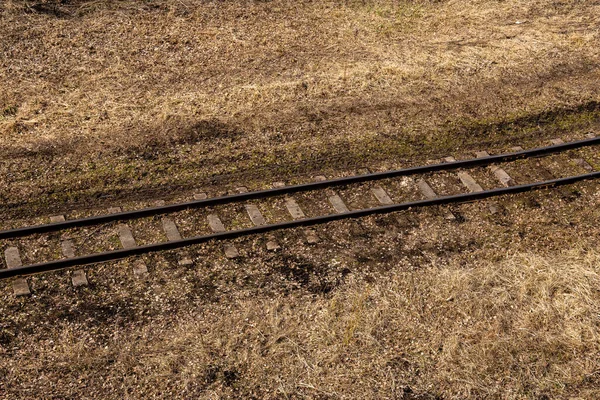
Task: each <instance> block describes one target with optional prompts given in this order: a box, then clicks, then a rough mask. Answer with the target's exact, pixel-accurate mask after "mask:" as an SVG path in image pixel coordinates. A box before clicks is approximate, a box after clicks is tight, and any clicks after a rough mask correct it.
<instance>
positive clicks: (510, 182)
mask: <svg viewBox="0 0 600 400" xmlns="http://www.w3.org/2000/svg"><path fill="white" fill-rule="evenodd" d="M475 155H476V156H477V158H482V157H489V156H490V154H489V153H488V152H487V151H478V152H476V153H475ZM488 168H489V169H490V171H492V173H493V174H494V176H495V177H496V179H498V180H499V181H500V183H501V184H502V185H504V186H506V187H509V186H514V185H516V184H517V183H516V182H515V180H514V179H513V178H512V177H511V176H510V175H508V173H507V172H506V171H505V170H504V169H503V168H500V167H498V166H497V165H490V166H489V167H488Z"/></svg>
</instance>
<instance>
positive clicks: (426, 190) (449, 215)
mask: <svg viewBox="0 0 600 400" xmlns="http://www.w3.org/2000/svg"><path fill="white" fill-rule="evenodd" d="M417 188H418V189H419V191H420V192H421V193H422V194H423V196H425V198H427V199H429V200H432V199H435V198H436V197H438V195H437V193H436V192H435V191H434V190H433V188H432V187H431V186H429V184H428V183H427V181H425V179H419V180H418V181H417ZM444 218H445V219H447V220H448V221H454V220H456V215H454V213H453V212H452V211H450V210H445V212H444Z"/></svg>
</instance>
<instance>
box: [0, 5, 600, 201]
mask: <svg viewBox="0 0 600 400" xmlns="http://www.w3.org/2000/svg"><path fill="white" fill-rule="evenodd" d="M32 4H34V5H35V4H38V5H39V6H36V7H33V8H32V7H31V5H32ZM26 5H29V6H30V7H27V6H26ZM0 10H1V11H0V12H1V13H0V25H1V26H2V28H1V29H2V40H0V54H2V57H0V80H2V82H4V84H3V85H2V87H0V152H1V154H2V156H3V160H4V162H5V163H6V165H4V166H3V169H2V172H3V173H5V174H6V175H8V176H9V177H10V185H11V193H12V194H11V195H10V196H7V197H8V198H6V199H5V202H8V203H13V202H19V201H23V200H27V199H31V198H34V197H35V196H41V197H42V198H47V199H48V200H50V201H65V199H64V198H62V199H60V200H59V199H56V196H55V195H53V193H52V192H53V190H54V189H57V188H58V189H59V190H58V191H60V192H64V191H68V190H71V191H73V192H76V191H78V190H79V191H84V190H89V187H88V188H87V189H86V185H85V184H82V182H84V183H85V182H92V185H93V186H94V190H96V191H99V190H101V183H104V185H105V186H108V187H118V188H123V187H131V186H132V184H134V183H139V184H141V185H145V186H148V185H150V184H153V183H160V184H163V185H164V184H165V181H169V182H172V183H173V182H176V183H185V182H190V181H199V180H200V179H203V178H206V177H207V176H210V174H211V172H214V171H217V173H222V172H231V171H235V170H238V171H239V170H252V169H254V168H256V167H257V166H265V165H267V166H268V165H282V164H286V163H287V164H289V163H292V162H299V161H306V160H309V159H311V157H313V156H314V155H315V154H317V155H320V156H324V155H323V154H321V153H320V151H321V150H322V149H327V152H328V153H329V154H330V155H331V154H337V155H338V156H339V157H340V158H341V159H343V158H344V157H346V158H349V157H350V156H351V155H352V156H353V157H354V159H353V160H352V161H353V162H356V159H357V158H362V159H364V160H366V161H367V162H368V161H370V162H376V161H380V160H382V159H391V158H393V157H399V156H400V157H402V156H404V157H406V156H407V155H409V154H408V153H407V151H406V149H403V148H401V147H399V146H398V143H403V142H411V143H413V144H415V146H414V148H413V149H412V152H413V153H414V151H415V149H418V150H419V151H422V152H423V153H427V154H432V153H436V152H448V151H450V150H451V149H452V148H456V146H457V145H458V144H459V143H456V142H455V141H452V143H447V140H446V139H444V138H446V137H447V134H448V131H453V130H455V129H458V130H457V131H459V132H461V139H460V141H462V142H463V143H481V142H482V141H483V140H486V138H482V137H479V136H478V135H477V133H476V132H471V131H470V130H469V129H468V127H470V126H472V125H473V124H482V123H483V124H487V123H490V122H500V123H502V122H503V121H512V120H514V118H517V117H527V116H534V115H539V113H541V112H544V111H548V110H561V109H565V108H566V109H571V108H576V107H577V106H581V105H585V104H589V103H590V102H594V101H595V102H598V101H599V100H600V95H599V92H598V85H597V81H598V79H599V70H598V65H600V63H599V61H600V57H599V55H600V51H599V50H598V49H600V43H599V39H600V34H599V31H598V26H600V17H599V16H600V5H598V3H597V2H595V1H579V2H576V3H575V2H570V1H547V0H537V1H518V0H509V1H504V2H496V1H487V0H479V1H475V2H473V1H448V2H428V1H400V2H396V1H385V0H381V1H374V0H373V1H344V2H333V1H317V2H313V1H294V2H290V1H287V0H277V1H271V2H260V1H231V2H212V1H208V2H207V1H195V0H180V1H167V0H159V1H152V2H150V1H140V2H133V1H119V2H112V1H94V2H91V1H76V2H75V1H67V2H57V1H46V2H30V1H17V0H10V1H5V2H3V6H2V7H1V8H0ZM52 10H54V11H56V12H54V11H52ZM57 13H58V15H57ZM596 119H597V118H596ZM198 127H200V128H198ZM517 127H518V126H517ZM513 128H514V127H513ZM548 128H551V127H548ZM565 128H567V129H566V130H567V131H568V130H569V129H568V127H565ZM513 134H514V131H511V132H500V133H499V134H498V136H497V138H499V139H501V140H505V141H506V140H509V139H510V136H511V135H513ZM536 134H538V135H544V134H543V133H536ZM436 139H443V140H437V141H436ZM460 141H459V142H460ZM374 143H380V144H381V143H385V145H381V146H379V147H378V146H375V145H374ZM394 143H395V144H396V146H395V147H393V148H390V146H389V145H388V144H390V145H391V144H394ZM519 144H521V143H519ZM513 145H514V143H513ZM386 147H387V148H388V149H389V151H388V152H386ZM410 155H412V154H410ZM342 162H343V160H342V161H340V162H338V164H341V163H342ZM90 165H92V166H91V167H90ZM173 170H177V172H178V173H177V174H174V173H173ZM132 171H139V173H138V174H135V173H133V172H132ZM47 182H51V184H49V183H47ZM88 186H89V185H88ZM53 196H55V197H53ZM53 199H54V200H53Z"/></svg>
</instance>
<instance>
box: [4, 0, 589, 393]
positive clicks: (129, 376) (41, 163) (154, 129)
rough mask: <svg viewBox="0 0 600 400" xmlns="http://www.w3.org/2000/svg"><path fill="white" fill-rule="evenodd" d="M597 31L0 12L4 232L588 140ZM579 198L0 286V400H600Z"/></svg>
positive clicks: (309, 13)
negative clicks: (202, 191) (484, 152)
mask: <svg viewBox="0 0 600 400" xmlns="http://www.w3.org/2000/svg"><path fill="white" fill-rule="evenodd" d="M599 26H600V4H599V3H598V2H597V1H592V0H589V1H567V0H556V1H550V0H533V1H518V0H506V1H492V0H476V1H466V0H452V1H425V0H422V1H391V0H390V1H387V0H363V1H360V0H346V1H308V0H307V1H289V0H273V1H204V0H177V1H175V0H154V1H151V0H145V1H133V0H122V1H107V0H97V1H86V0H78V1H75V0H45V1H43V0H40V1H33V0H32V1H28V0H4V1H2V2H0V81H1V82H2V85H1V86H0V178H1V179H0V203H1V204H0V222H1V221H3V220H6V219H10V218H13V217H15V216H18V214H19V213H26V214H27V213H30V214H31V213H33V214H35V213H38V214H39V213H40V210H41V211H42V214H44V213H49V212H50V211H49V210H56V209H59V208H61V207H74V204H76V202H84V203H86V204H92V205H100V204H101V203H102V201H103V200H101V199H98V197H101V196H105V195H115V193H119V192H122V191H126V192H127V193H126V194H125V195H124V197H129V198H134V197H136V196H137V197H139V193H140V192H141V190H140V188H152V189H153V190H154V191H153V192H152V193H151V195H156V196H158V195H161V196H164V195H168V194H169V193H171V192H172V189H173V187H180V188H197V187H198V186H200V185H204V184H211V183H218V184H219V185H222V184H223V183H227V184H231V185H235V184H239V183H241V182H243V183H244V184H248V185H250V184H254V185H255V186H259V185H269V184H270V183H271V182H272V181H275V180H284V179H289V178H292V177H296V176H298V175H301V174H310V173H312V172H315V171H322V170H323V168H328V169H329V171H331V172H332V173H333V174H335V173H336V172H339V171H340V169H342V168H346V167H348V166H350V167H354V166H365V165H367V166H369V167H371V168H372V169H378V168H385V167H386V165H389V164H390V163H392V164H394V165H396V164H398V163H404V164H406V163H421V162H423V161H425V160H426V159H427V158H434V157H439V156H446V155H448V154H450V153H453V152H455V151H457V150H459V151H461V152H468V151H471V150H475V149H476V150H481V149H483V148H485V149H488V150H489V149H491V147H494V146H495V147H496V148H504V149H506V148H508V147H510V146H514V145H523V146H527V145H529V144H536V145H539V144H540V143H541V142H543V140H544V139H547V138H549V137H550V136H551V135H552V136H560V135H562V136H563V137H564V136H565V135H569V134H571V133H573V132H576V133H577V134H578V135H579V134H581V133H582V132H586V131H589V130H595V131H598V129H599V126H600V87H599V86H598V81H599V80H600V69H599V65H600V30H599V28H598V27H599ZM580 136H581V135H580ZM219 177H220V180H219V179H218V178H219ZM586 185H589V186H586ZM581 187H583V188H584V189H585V188H588V189H589V188H590V187H592V188H593V187H594V186H592V184H582V185H581ZM593 190H596V192H595V194H593V193H592V191H593ZM593 190H588V191H587V192H586V190H583V189H582V192H583V194H582V195H577V196H573V197H574V199H571V200H565V199H560V200H557V199H558V197H556V198H553V197H552V196H549V197H550V199H548V198H547V199H546V203H544V205H543V207H549V208H552V207H556V208H554V209H552V210H551V211H548V212H547V209H546V208H543V209H542V208H539V207H541V206H540V204H539V203H537V202H536V201H535V200H530V201H527V199H528V198H527V197H517V198H514V199H511V204H521V203H522V204H521V205H519V206H518V207H517V206H514V208H511V209H510V210H509V212H508V214H509V216H507V217H497V218H498V220H497V221H492V222H489V221H488V222H486V221H483V222H481V225H476V224H475V223H474V222H473V221H479V220H480V219H481V220H483V218H481V217H480V216H481V215H482V209H483V208H482V209H479V208H477V207H478V206H476V205H467V206H463V207H464V208H463V210H464V209H466V210H467V211H468V210H471V211H470V212H471V214H468V213H467V215H466V218H464V220H462V219H461V220H460V221H458V222H456V223H453V224H455V225H452V228H447V227H448V226H449V224H450V223H448V222H447V221H441V222H440V221H439V218H438V220H436V219H435V218H436V216H435V215H434V214H431V215H430V214H427V212H424V213H423V214H420V215H418V217H420V222H419V223H420V224H421V225H419V223H417V224H415V225H414V226H413V228H410V229H412V233H411V234H410V235H405V233H404V231H406V230H407V229H408V228H405V227H404V225H402V224H399V223H397V222H393V223H391V224H389V226H388V228H387V229H391V230H392V231H393V230H394V229H396V230H399V231H402V232H395V233H392V234H390V233H389V232H388V233H385V234H382V235H387V236H386V239H385V240H383V239H381V238H380V237H378V234H373V231H374V230H376V231H378V230H380V227H379V225H378V224H377V223H376V222H377V221H375V222H374V220H375V219H374V218H371V219H367V222H366V223H365V221H362V222H356V223H350V222H349V223H347V225H344V224H342V223H340V224H338V225H335V224H334V225H332V226H331V227H328V228H327V229H329V230H328V231H327V234H331V235H339V237H341V236H342V235H343V234H345V235H347V236H351V237H350V238H345V239H343V240H336V238H333V239H331V240H330V241H327V240H326V241H324V243H323V244H321V245H319V246H317V247H302V248H300V249H295V248H293V246H290V245H289V243H286V246H284V249H283V251H282V253H283V255H282V254H280V253H278V254H276V255H268V254H267V255H266V254H264V250H260V249H263V248H264V246H263V244H262V243H260V239H256V240H255V242H252V243H246V244H245V245H246V248H247V249H250V250H248V253H252V252H255V253H256V252H258V254H259V255H256V254H254V255H252V254H251V255H249V256H248V257H247V258H243V259H242V261H239V262H235V263H233V262H229V261H226V260H223V259H222V257H221V258H219V257H217V256H216V255H215V254H221V253H219V251H220V250H221V249H220V247H219V246H217V245H215V246H213V247H212V248H209V250H210V251H208V250H207V251H206V252H205V254H203V255H202V256H198V257H197V258H196V259H197V261H198V260H202V261H199V262H197V264H196V265H195V266H194V268H193V269H190V270H185V269H183V268H180V267H173V265H174V264H175V263H174V262H171V263H170V264H168V263H162V264H161V262H155V263H152V264H150V267H151V270H152V271H151V272H152V275H151V277H150V278H149V279H148V281H142V282H134V281H133V278H131V276H130V275H128V272H127V271H129V267H130V266H129V265H127V262H124V263H123V264H124V265H122V264H121V263H119V264H118V265H108V266H106V265H105V266H102V267H99V268H98V269H94V270H90V271H89V275H90V281H91V282H92V286H91V287H89V288H86V289H82V290H80V291H75V290H74V289H73V288H72V287H70V286H69V285H68V284H67V282H68V279H67V277H66V275H64V274H63V275H61V274H54V275H52V274H49V275H48V276H47V277H44V278H32V279H36V281H35V282H36V285H37V286H36V287H35V289H36V290H37V292H35V294H34V297H33V298H30V299H15V298H13V297H12V296H10V295H9V288H8V287H7V286H6V285H4V284H3V286H2V287H1V289H2V291H1V292H0V293H1V296H3V297H1V300H2V301H0V315H1V316H0V360H1V362H0V378H1V379H0V397H4V398H10V399H13V398H31V399H34V398H86V397H87V398H107V399H108V398H114V399H122V398H253V397H254V398H273V399H274V398H321V399H325V398H356V399H359V398H360V399H364V398H373V399H379V398H390V399H392V398H400V399H434V398H514V399H517V398H518V399H520V398H531V399H542V398H582V399H594V398H598V397H600V392H599V391H598V387H600V364H599V361H598V360H600V322H599V319H598V318H599V315H600V308H599V307H600V306H599V305H600V278H599V275H598V274H599V273H600V255H599V254H598V252H597V250H596V249H595V248H596V247H597V246H596V245H597V243H596V242H597V240H595V239H594V238H597V237H598V230H597V221H598V211H597V210H598V207H597V206H598V192H597V187H596V189H593ZM594 196H595V197H594ZM524 199H525V200H524ZM513 200H514V201H513ZM555 200H556V201H555ZM106 201H109V202H113V203H114V202H115V200H114V198H109V199H108V200H106ZM519 201H521V203H519ZM570 202H572V203H573V204H574V203H577V204H579V203H578V202H582V203H583V205H580V207H579V208H575V207H574V208H573V209H561V208H560V207H567V205H569V204H572V203H570ZM586 202H587V203H586ZM547 203H550V204H551V206H548V204H547ZM65 204H66V205H65ZM532 204H533V205H532ZM565 204H567V205H565ZM469 207H471V208H469ZM511 207H512V206H511ZM538 208H539V209H538ZM567 208H568V207H567ZM96 211H97V210H96ZM40 215H41V214H40ZM44 215H45V214H44ZM511 218H514V219H517V218H519V220H518V221H514V220H512V219H511ZM465 221H466V222H465ZM573 221H575V222H573ZM363 223H364V225H365V226H366V228H365V227H364V226H362V224H363ZM471 224H473V225H472V226H471ZM467 226H471V227H470V228H467ZM410 229H409V230H410ZM445 229H448V230H450V229H452V230H453V232H446V231H444V230H445ZM381 230H383V229H381ZM425 230H426V231H427V232H428V234H429V236H427V237H426V236H424V235H425V234H424V231H425ZM466 231H468V234H467V233H466ZM331 232H333V233H331ZM440 232H442V233H440ZM353 235H354V236H355V237H352V236H353ZM382 235H379V236H382ZM358 237H359V238H360V240H361V244H360V245H356V243H357V240H358V239H357V238H358ZM390 237H392V239H390ZM498 238H501V241H499V240H500V239H498ZM344 240H345V242H344ZM340 241H341V242H343V243H345V244H344V246H341V245H339V242H340ZM499 243H500V244H499ZM336 246H338V247H336ZM527 246H528V247H529V249H528V248H523V247H527ZM577 246H580V247H579V248H577ZM290 247H291V250H290ZM545 247H547V248H545ZM561 247H564V248H567V247H571V248H575V250H570V251H566V250H565V251H560V250H559V249H560V248H561ZM242 249H243V247H242ZM244 251H245V250H244ZM261 251H262V253H260V252H261ZM436 251H437V253H436ZM352 252H356V254H354V253H352ZM347 253H352V254H351V255H352V257H350V256H348V257H347V258H352V262H349V261H347V260H346V259H345V258H344V257H343V256H344V255H347ZM429 253H436V254H434V256H432V255H431V254H429ZM515 253H516V254H515ZM166 257H167V259H168V255H167V256H166ZM172 258H173V257H172ZM171 261H172V260H171ZM94 271H97V272H94ZM365 271H366V272H365ZM113 274H114V275H113ZM119 274H120V275H119Z"/></svg>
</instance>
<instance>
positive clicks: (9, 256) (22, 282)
mask: <svg viewBox="0 0 600 400" xmlns="http://www.w3.org/2000/svg"><path fill="white" fill-rule="evenodd" d="M4 259H5V260H6V267H7V268H18V267H21V266H23V262H22V261H21V254H19V249H18V248H16V247H9V248H7V249H6V250H5V251H4ZM12 288H13V293H14V294H15V296H27V295H29V294H31V291H30V290H29V285H28V284H27V280H26V279H25V278H17V279H15V280H14V281H13V282H12Z"/></svg>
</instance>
